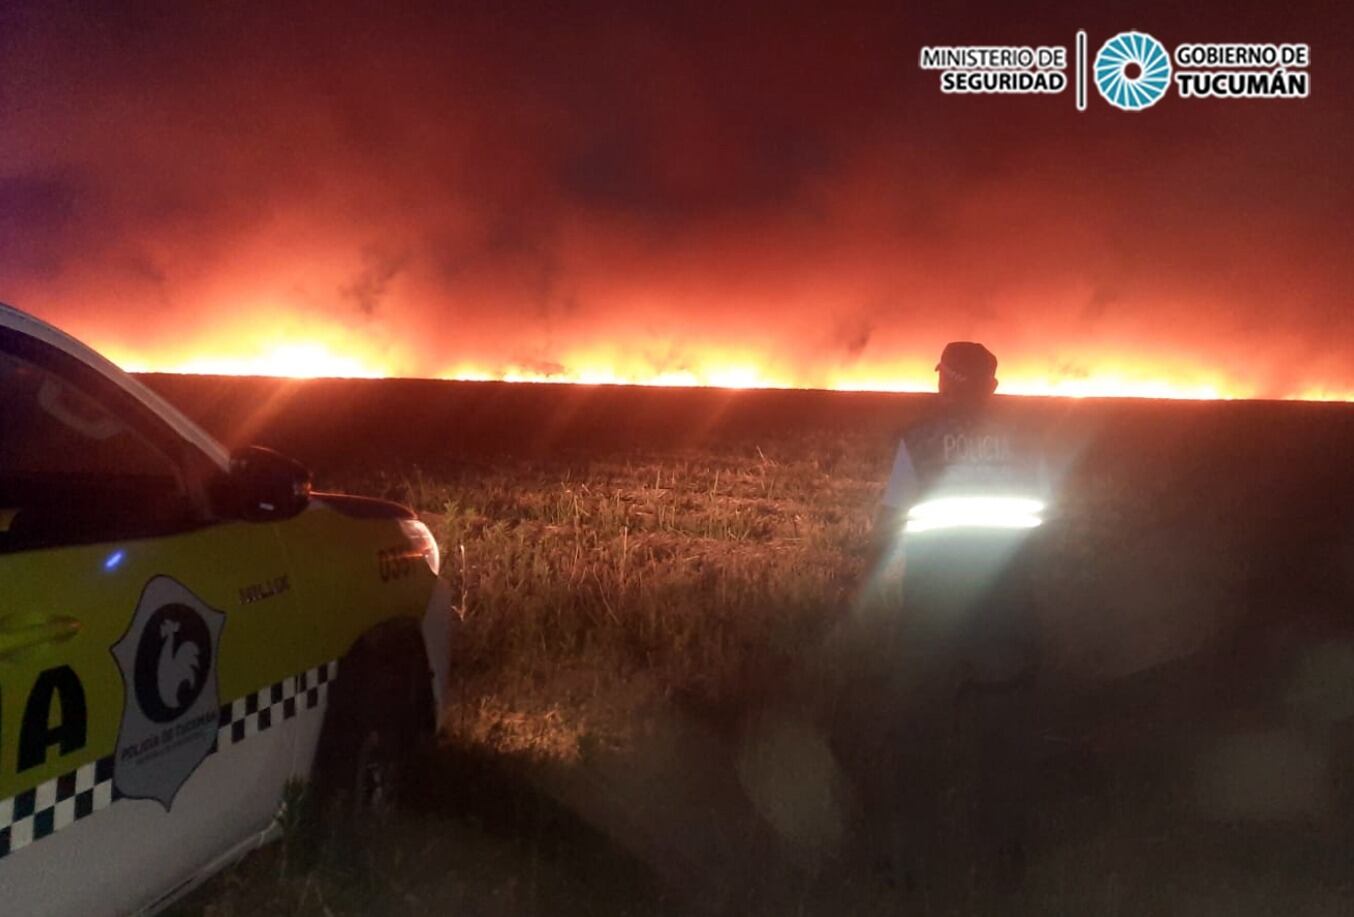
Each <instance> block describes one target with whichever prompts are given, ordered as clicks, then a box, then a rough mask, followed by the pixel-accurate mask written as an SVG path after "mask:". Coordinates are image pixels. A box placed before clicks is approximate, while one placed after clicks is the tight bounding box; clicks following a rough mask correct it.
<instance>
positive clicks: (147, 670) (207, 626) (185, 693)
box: [112, 576, 226, 811]
mask: <svg viewBox="0 0 1354 917" xmlns="http://www.w3.org/2000/svg"><path fill="white" fill-rule="evenodd" d="M225 620H226V616H225V615H224V614H223V613H221V612H219V611H217V610H216V609H214V608H211V607H210V606H208V605H207V604H206V603H205V602H203V601H202V600H201V599H199V598H198V597H197V596H195V595H194V594H193V593H192V592H191V591H190V590H189V589H188V588H187V587H186V586H184V585H183V584H182V583H180V582H178V581H177V580H175V579H172V578H171V577H168V576H157V577H155V578H153V579H152V580H151V581H150V582H148V583H147V584H146V588H145V589H144V590H142V592H141V599H140V601H139V602H138V603H137V606H136V613H135V614H134V615H133V616H132V623H131V625H130V626H129V627H128V628H127V632H126V633H125V634H123V636H122V639H120V640H119V641H118V642H117V643H116V644H114V645H113V647H112V653H113V658H114V659H115V660H116V661H117V664H118V669H119V671H120V672H121V673H122V682H123V688H124V692H123V693H124V698H123V709H122V724H121V727H120V728H119V730H118V742H117V748H116V750H115V751H114V754H113V785H114V787H115V788H116V790H117V792H118V793H119V794H121V795H122V796H126V797H128V798H130V799H154V800H156V801H158V802H159V803H160V804H161V805H163V806H164V807H165V809H166V811H168V809H169V808H170V806H171V805H173V802H174V797H175V796H176V795H177V794H178V792H179V789H180V788H181V787H182V786H183V784H184V783H185V782H186V781H187V780H188V778H189V777H190V776H192V773H193V771H195V770H197V767H198V765H199V764H201V763H202V760H203V759H204V758H205V757H207V755H208V754H209V753H210V752H211V750H212V747H213V745H214V743H215V741H216V730H217V723H218V719H219V710H220V700H219V695H218V690H217V668H218V667H217V664H216V662H217V657H218V648H219V646H220V642H221V629H222V627H224V626H225Z"/></svg>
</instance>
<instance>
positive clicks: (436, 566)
mask: <svg viewBox="0 0 1354 917" xmlns="http://www.w3.org/2000/svg"><path fill="white" fill-rule="evenodd" d="M400 528H401V529H402V530H403V531H404V537H405V538H407V539H409V544H410V546H411V547H412V548H413V549H414V550H415V551H416V552H418V554H419V555H421V556H422V557H423V559H424V560H425V561H427V562H428V569H429V570H432V571H433V575H436V574H438V573H440V572H442V552H441V550H440V549H439V548H438V547H437V539H436V538H434V537H433V533H432V530H431V529H429V528H428V527H427V526H426V525H424V524H423V523H422V522H421V521H420V520H418V519H401V520H400Z"/></svg>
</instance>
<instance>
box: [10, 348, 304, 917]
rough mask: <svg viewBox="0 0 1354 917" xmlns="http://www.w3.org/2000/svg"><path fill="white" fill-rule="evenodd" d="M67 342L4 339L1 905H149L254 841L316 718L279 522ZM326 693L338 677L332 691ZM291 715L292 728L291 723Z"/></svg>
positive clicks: (35, 909)
mask: <svg viewBox="0 0 1354 917" xmlns="http://www.w3.org/2000/svg"><path fill="white" fill-rule="evenodd" d="M221 473H222V472H221V469H220V468H219V467H218V466H215V465H214V464H213V463H212V462H211V461H209V460H208V459H207V458H206V457H205V456H202V455H200V454H194V453H193V451H192V449H191V448H190V447H187V446H186V444H185V443H184V442H183V441H182V439H180V438H179V437H178V436H177V435H176V434H175V433H174V432H173V431H172V430H171V429H170V428H169V426H168V425H166V424H164V423H163V422H162V420H161V418H159V417H157V416H156V415H155V414H154V413H152V412H150V411H149V410H148V409H146V408H144V407H143V406H142V405H141V404H140V403H139V402H137V401H136V399H134V398H131V397H130V396H128V395H127V393H126V392H125V391H123V390H122V389H121V388H120V387H119V386H117V385H116V384H114V383H113V382H112V381H110V380H109V379H107V378H106V377H104V376H103V375H101V374H99V373H98V372H95V371H93V370H92V369H91V368H89V367H88V366H86V365H84V364H83V363H81V362H80V361H78V360H76V359H75V358H73V357H71V356H70V355H68V354H66V353H64V352H62V351H60V350H58V349H56V348H53V347H50V346H49V345H46V344H44V343H42V342H39V341H36V340H34V339H32V338H30V337H27V336H24V335H21V334H18V333H17V332H12V331H5V332H0V900H3V901H4V902H5V909H6V910H7V911H11V912H14V913H107V912H122V911H126V910H130V909H139V908H142V907H146V906H152V905H154V903H155V902H156V901H158V900H160V899H162V898H163V897H164V896H165V895H167V894H170V893H172V892H173V891H174V890H175V889H176V888H178V887H180V886H181V885H183V884H184V883H187V882H190V881H191V880H192V879H193V878H194V877H195V876H197V875H200V874H201V872H202V871H203V870H204V869H205V868H206V867H208V866H209V865H211V864H212V863H213V862H214V861H216V860H218V859H220V858H221V857H222V856H224V855H226V854H228V853H229V852H230V851H231V850H233V849H235V848H238V847H239V845H240V844H241V843H242V842H245V841H248V840H249V839H250V838H251V837H255V836H257V834H258V832H259V831H261V830H263V829H264V828H266V827H267V826H268V824H269V822H270V820H271V819H272V817H273V815H274V814H275V812H276V808H277V805H278V801H279V798H280V796H281V793H282V791H283V787H284V785H285V782H286V780H287V779H288V777H289V776H291V775H292V774H293V773H295V772H296V771H297V769H298V768H297V764H296V762H295V761H294V760H293V759H294V755H293V743H292V738H291V737H292V730H291V729H290V728H289V726H290V725H291V723H294V722H296V721H298V720H300V719H301V718H303V717H306V716H310V717H318V716H319V715H320V714H321V712H322V711H320V710H319V709H316V708H318V707H319V706H320V702H321V701H322V692H323V684H322V682H323V681H324V679H325V678H326V677H327V675H328V674H329V673H328V672H327V671H323V668H324V667H320V669H321V670H318V671H317V670H315V669H314V668H312V670H311V671H308V672H307V671H305V670H298V666H296V665H293V663H292V660H294V659H296V658H298V655H297V651H298V648H301V647H302V646H303V643H304V640H305V634H304V628H303V627H302V626H301V625H300V622H298V621H297V619H296V616H295V615H294V614H293V607H292V594H291V591H290V578H289V577H290V573H289V569H288V563H287V558H286V555H285V553H284V551H283V550H282V547H281V544H280V542H279V539H278V535H277V531H276V527H275V526H274V525H273V524H271V523H256V522H245V521H238V520H230V519H217V518H214V517H213V514H212V510H211V507H210V506H209V505H208V504H209V501H208V499H207V484H208V483H209V482H210V480H211V478H212V477H213V476H214V475H220V474H221ZM317 688H318V689H319V690H317ZM289 721H290V723H289Z"/></svg>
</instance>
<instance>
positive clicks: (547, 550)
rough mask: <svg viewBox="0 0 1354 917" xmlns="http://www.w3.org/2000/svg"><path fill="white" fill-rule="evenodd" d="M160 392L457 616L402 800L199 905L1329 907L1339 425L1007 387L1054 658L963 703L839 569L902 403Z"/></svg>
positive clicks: (1338, 888) (251, 389) (1330, 420)
mask: <svg viewBox="0 0 1354 917" xmlns="http://www.w3.org/2000/svg"><path fill="white" fill-rule="evenodd" d="M152 384H156V385H157V386H158V387H161V388H162V390H164V391H165V392H166V393H167V394H168V395H169V396H170V397H171V398H174V399H176V400H179V401H180V402H181V403H183V404H184V405H185V407H186V408H187V409H188V410H189V411H190V413H194V414H196V415H197V416H198V417H200V418H202V420H203V422H204V423H206V424H207V425H208V426H209V427H211V428H213V429H214V430H215V431H216V432H218V434H220V435H222V436H224V437H226V438H228V439H237V440H238V439H255V440H260V441H263V442H266V443H272V444H275V445H279V446H281V447H283V448H286V449H288V451H291V452H293V453H295V454H297V455H299V456H300V457H302V458H303V459H305V460H306V461H308V462H309V463H310V464H311V465H312V466H313V467H315V468H316V469H317V474H318V478H319V480H318V484H319V485H320V486H321V487H329V488H333V489H342V490H349V491H352V492H358V493H366V494H373V495H379V496H386V497H390V498H393V499H397V500H400V501H402V502H406V503H408V504H410V505H412V506H414V507H416V508H417V509H418V510H419V511H420V513H421V514H423V516H424V518H425V519H426V520H427V521H428V522H429V523H430V524H431V525H432V526H433V528H434V531H435V532H436V533H437V534H438V537H439V540H440V541H441V544H442V548H443V555H444V571H445V572H446V574H447V575H448V577H449V578H450V579H451V581H452V583H453V587H454V590H455V594H456V596H457V610H458V614H459V626H458V631H457V640H456V641H455V650H454V654H455V658H454V662H455V671H456V673H457V677H456V687H455V693H454V697H453V698H452V703H451V705H450V708H449V709H448V711H447V714H446V719H445V721H444V724H443V726H444V729H443V746H442V748H440V749H439V750H438V751H437V752H436V753H435V754H432V755H430V757H429V759H428V760H427V761H426V762H425V765H424V768H423V770H422V775H423V779H422V781H421V782H420V785H419V789H418V790H417V798H416V799H414V800H412V801H411V802H412V803H413V805H412V806H411V807H410V811H409V812H408V813H406V814H404V815H401V816H398V817H396V818H393V819H391V820H390V821H388V822H387V823H383V824H379V825H374V826H364V829H363V830H362V831H361V832H357V833H354V832H353V831H352V830H350V828H349V827H348V826H344V825H336V824H332V823H329V822H327V821H326V819H324V818H322V817H313V818H312V817H310V816H308V815H306V814H305V807H304V806H303V805H301V806H297V807H295V811H297V812H300V813H302V814H301V815H298V816H297V819H296V821H297V823H296V824H295V825H294V826H291V827H289V829H288V831H287V834H286V838H285V840H284V842H283V843H282V844H278V845H274V846H273V847H271V848H268V849H266V850H264V851H260V852H259V853H257V854H255V855H253V856H251V857H250V858H248V859H247V860H245V861H244V862H243V863H242V864H240V865H239V866H237V867H235V868H234V869H232V870H231V871H229V872H227V873H226V874H224V875H222V876H220V877H218V878H217V879H215V880H213V881H212V882H210V883H209V884H208V886H206V887H205V888H204V889H202V890H200V891H199V892H197V893H195V895H194V896H193V897H192V898H191V899H190V900H189V901H188V902H186V903H185V905H184V910H185V911H187V912H197V911H203V912H210V913H216V914H246V913H248V914H253V913H261V912H262V913H279V914H280V913H315V914H342V913H427V912H443V913H466V914H542V915H544V914H561V913H588V914H612V913H634V914H648V913H659V914H686V913H712V914H716V913H720V914H722V913H730V914H732V913H767V914H786V913H788V914H793V913H813V914H842V913H880V914H883V913H919V914H948V913H1010V912H1028V913H1041V914H1042V913H1069V914H1071V913H1076V914H1084V913H1134V914H1136V913H1191V914H1194V913H1274V912H1278V911H1283V912H1285V913H1310V914H1326V913H1332V914H1334V913H1347V912H1348V911H1349V908H1350V906H1351V905H1352V904H1354V884H1351V880H1350V879H1349V878H1348V876H1349V875H1350V871H1349V866H1350V862H1349V851H1350V850H1354V847H1351V846H1350V841H1351V840H1354V837H1351V830H1350V827H1349V825H1350V822H1351V819H1350V816H1351V814H1354V799H1352V798H1351V796H1350V780H1349V770H1348V769H1349V765H1348V762H1349V761H1350V760H1354V759H1351V752H1354V731H1351V728H1350V726H1349V723H1350V720H1349V719H1348V717H1349V716H1350V714H1352V713H1354V642H1351V640H1354V628H1351V624H1352V623H1354V622H1351V620H1350V611H1351V610H1352V605H1354V603H1352V601H1351V599H1352V597H1354V575H1352V574H1354V568H1352V567H1351V563H1352V561H1351V554H1350V547H1351V541H1350V538H1351V535H1354V531H1351V528H1350V527H1349V524H1348V522H1347V520H1348V519H1349V518H1350V517H1349V516H1348V515H1347V511H1348V506H1349V500H1350V497H1351V494H1350V490H1349V487H1350V485H1349V484H1348V482H1347V481H1345V480H1343V475H1342V473H1341V472H1340V471H1339V468H1340V467H1341V466H1340V465H1338V464H1333V460H1334V459H1336V457H1338V456H1339V455H1341V454H1348V453H1347V452H1346V451H1345V450H1347V449H1350V448H1354V415H1352V414H1351V412H1350V411H1348V410H1347V409H1323V410H1320V411H1315V410H1313V409H1311V408H1307V407H1304V406H1281V405H1276V406H1241V405H1238V406H1194V405H1179V406H1155V405H1141V406H1095V405H1092V406H1085V407H1080V406H1068V405H1035V404H1033V403H1028V402H1026V403H1020V404H1016V405H1011V406H1009V407H1008V408H1006V409H1008V410H1011V411H1015V412H1024V413H1025V414H1026V415H1028V421H1029V422H1030V423H1037V424H1038V425H1040V426H1041V428H1042V429H1044V430H1045V431H1046V432H1047V433H1048V435H1049V438H1050V441H1051V442H1053V443H1056V444H1057V446H1056V448H1057V449H1058V450H1059V451H1060V452H1061V453H1062V454H1063V455H1064V456H1065V457H1066V458H1065V461H1064V462H1063V463H1062V465H1061V470H1062V476H1061V483H1060V498H1059V501H1058V513H1057V516H1056V518H1055V519H1054V520H1052V521H1051V523H1050V524H1049V525H1047V526H1046V527H1045V528H1044V529H1041V530H1040V531H1039V533H1038V536H1037V538H1035V539H1034V541H1033V543H1032V545H1031V548H1030V551H1029V555H1028V560H1027V562H1028V564H1029V566H1030V568H1031V570H1032V576H1033V580H1034V590H1033V591H1034V595H1035V599H1036V601H1035V604H1036V609H1037V617H1038V620H1039V623H1040V625H1041V627H1040V634H1041V641H1040V642H1041V646H1042V648H1043V651H1044V652H1043V655H1044V658H1045V663H1046V664H1045V666H1044V671H1043V672H1042V673H1041V678H1040V680H1039V684H1038V685H1037V687H1035V688H1033V689H1031V690H1029V691H1022V692H1017V693H1010V694H1002V695H1000V696H994V697H989V698H979V699H976V700H973V699H967V700H963V699H961V700H957V701H956V700H955V699H954V698H952V697H950V696H941V695H937V694H935V693H925V692H924V691H923V689H922V688H921V687H918V686H916V685H912V684H911V683H910V682H909V680H908V679H907V677H906V675H907V672H908V671H909V666H910V665H911V664H912V663H913V662H916V661H917V660H919V659H924V657H925V647H920V648H916V647H915V646H914V645H911V644H907V641H906V634H905V633H904V634H903V635H902V637H900V636H899V632H898V628H897V627H896V626H895V624H894V622H893V620H892V619H893V618H894V617H896V614H895V613H896V608H892V607H891V606H889V605H888V604H887V603H883V604H881V603H877V602H870V601H868V600H867V598H866V596H865V592H864V590H862V586H861V584H862V581H863V577H864V574H865V572H866V571H865V557H866V553H867V547H868V539H869V529H870V523H871V520H872V518H873V514H874V507H875V502H876V500H877V498H878V494H879V491H880V487H881V483H882V479H883V477H884V476H885V473H886V471H887V466H888V462H889V459H890V458H891V453H892V448H893V436H892V433H893V428H894V427H895V426H896V425H897V424H898V423H901V422H902V420H905V419H906V416H907V414H908V413H909V412H914V411H915V408H916V404H917V403H916V401H915V400H913V399H906V398H903V399H893V400H886V399H883V398H881V397H880V396H835V399H836V400H832V399H831V398H828V397H827V396H821V395H819V396H814V393H766V394H765V395H760V394H759V393H747V395H746V396H739V397H737V398H732V399H731V398H728V397H727V396H719V395H712V394H709V393H690V394H689V395H686V398H685V400H683V398H682V396H683V395H684V394H685V393H651V392H645V391H642V390H637V391H635V392H625V391H616V390H603V391H601V392H600V394H597V395H595V396H593V398H594V400H593V401H589V400H588V399H587V396H586V390H583V392H584V394H580V393H579V391H578V390H572V389H563V388H560V389H555V388H552V387H533V386H518V387H510V388H495V387H492V386H481V387H474V386H461V387H447V388H444V389H429V388H426V386H433V385H437V383H422V384H420V385H422V386H425V388H410V387H408V386H406V387H405V388H404V389H402V390H401V391H400V392H396V393H395V394H391V393H392V391H394V389H393V388H392V385H394V384H391V383H310V384H304V383H264V382H252V381H247V380H246V381H240V382H226V381H224V380H183V379H168V378H160V379H153V380H152ZM326 386H328V387H329V388H327V389H326V388H325V387H326ZM382 386H384V387H382ZM533 390H534V391H533ZM438 392H442V393H443V394H441V395H438ZM800 395H802V396H803V397H802V398H798V400H796V397H797V396H800ZM439 398H440V400H439ZM599 399H600V401H601V402H603V403H600V404H599V403H595V402H596V401H597V400H599ZM627 399H628V400H627ZM721 399H723V400H721ZM326 402H328V403H330V404H331V405H332V404H334V403H335V402H338V403H341V404H342V405H343V409H342V410H329V411H327V412H320V411H317V410H316V405H322V404H325V403H326ZM392 403H394V404H395V405H396V407H397V409H394V410H392V407H391V405H392ZM260 405H264V406H266V408H267V410H266V412H263V413H260V411H259V407H258V406H260ZM430 405H431V406H430ZM430 412H431V414H430ZM439 412H440V413H439ZM674 430H676V431H677V432H674ZM693 431H695V432H698V433H699V435H693ZM1259 433H1263V435H1257V434H1259ZM900 639H901V640H902V641H903V643H902V645H901V646H900V644H899V643H898V642H897V641H898V640H900ZM909 660H911V661H912V662H909ZM994 736H998V737H1001V742H1002V743H1005V744H993V743H994V741H995V740H994V739H993V737H994ZM1013 737H1014V739H1013ZM1013 741H1014V743H1015V744H1017V745H1019V746H1020V748H1022V749H1024V751H1022V752H1021V753H1020V754H1019V755H1017V756H1015V757H1013V758H1009V759H1008V758H1003V757H1002V756H1005V755H1007V754H1008V752H1009V748H1010V747H1012V745H1011V743H1012V742H1013ZM994 760H996V761H999V762H1000V764H999V766H995V767H994V766H993V762H994ZM993 799H995V800H996V803H995V804H991V801H992V800H993ZM984 800H986V801H987V802H984ZM993 812H999V813H1001V814H1000V815H999V816H998V817H997V821H995V822H994V821H993V815H992V813H993ZM1012 833H1014V834H1018V836H1019V837H1020V838H1021V840H1022V841H1023V844H1022V849H1023V854H1024V859H1025V863H1026V869H1025V875H1024V880H1023V882H1021V883H1019V884H1018V885H1016V884H1012V883H1011V882H1010V881H1009V877H1007V876H1006V875H1005V873H1004V871H1003V868H1002V864H1003V863H1005V860H1004V859H1003V856H1002V851H1000V850H996V848H997V847H999V846H1000V845H999V844H997V843H995V842H996V840H998V839H999V838H1000V837H1005V836H1006V835H1008V834H1012Z"/></svg>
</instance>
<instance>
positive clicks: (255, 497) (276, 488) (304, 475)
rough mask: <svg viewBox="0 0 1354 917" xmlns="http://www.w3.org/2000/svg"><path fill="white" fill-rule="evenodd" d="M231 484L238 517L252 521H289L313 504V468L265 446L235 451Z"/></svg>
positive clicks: (231, 470) (233, 502)
mask: <svg viewBox="0 0 1354 917" xmlns="http://www.w3.org/2000/svg"><path fill="white" fill-rule="evenodd" d="M228 481H229V485H230V486H229V487H228V490H229V493H230V500H231V503H232V508H233V509H234V511H235V515H238V516H239V517H240V518H241V519H246V520H249V521H251V522H270V521H275V520H279V519H290V518H291V517H292V516H295V515H296V514H297V513H299V512H301V510H303V509H305V508H306V506H307V505H308V504H309V503H310V487H311V476H310V469H308V468H307V467H306V466H305V465H302V464H301V463H300V462H298V461H296V460H295V459H292V458H288V457H287V456H285V455H283V454H282V453H280V452H274V451H273V450H272V449H266V448H264V447H263V446H246V447H245V448H243V449H240V450H238V451H236V452H234V453H233V454H232V455H231V457H230V474H229V477H228Z"/></svg>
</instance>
